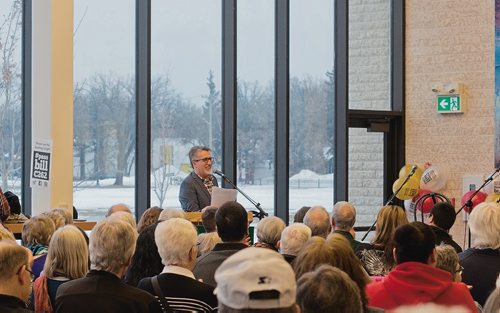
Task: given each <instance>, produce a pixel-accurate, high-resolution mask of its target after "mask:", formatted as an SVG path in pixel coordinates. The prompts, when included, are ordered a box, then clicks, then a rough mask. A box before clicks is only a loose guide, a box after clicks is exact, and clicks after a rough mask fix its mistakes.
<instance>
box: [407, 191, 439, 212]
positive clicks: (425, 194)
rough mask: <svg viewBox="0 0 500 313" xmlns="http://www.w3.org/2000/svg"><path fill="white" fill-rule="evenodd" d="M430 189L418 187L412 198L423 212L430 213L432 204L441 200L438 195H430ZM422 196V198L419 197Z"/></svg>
mask: <svg viewBox="0 0 500 313" xmlns="http://www.w3.org/2000/svg"><path fill="white" fill-rule="evenodd" d="M431 193H432V191H430V190H425V189H420V191H419V192H418V194H417V195H416V196H415V197H414V198H413V201H414V202H415V203H416V208H417V210H419V211H422V212H423V213H430V212H431V210H432V207H433V206H434V204H436V203H438V202H443V200H442V199H441V198H439V197H433V196H432V195H431ZM421 198H422V199H421Z"/></svg>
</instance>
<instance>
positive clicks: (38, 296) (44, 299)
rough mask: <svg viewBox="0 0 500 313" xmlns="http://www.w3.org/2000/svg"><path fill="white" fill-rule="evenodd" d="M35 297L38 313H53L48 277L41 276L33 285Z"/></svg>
mask: <svg viewBox="0 0 500 313" xmlns="http://www.w3.org/2000/svg"><path fill="white" fill-rule="evenodd" d="M33 295H34V297H33V298H34V300H35V312H36V313H52V305H50V297H49V290H48V286H47V276H45V275H43V274H42V275H40V277H38V278H37V279H36V280H35V283H34V284H33Z"/></svg>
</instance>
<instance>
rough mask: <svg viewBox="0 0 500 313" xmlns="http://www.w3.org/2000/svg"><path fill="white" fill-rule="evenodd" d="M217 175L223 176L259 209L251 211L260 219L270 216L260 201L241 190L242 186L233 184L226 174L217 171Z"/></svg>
mask: <svg viewBox="0 0 500 313" xmlns="http://www.w3.org/2000/svg"><path fill="white" fill-rule="evenodd" d="M215 174H217V175H219V176H220V177H222V179H224V181H225V182H226V183H228V184H229V185H231V186H233V188H234V189H236V190H238V192H239V193H241V194H242V195H243V196H244V197H245V198H246V199H247V200H248V201H250V203H251V204H253V205H254V206H255V207H256V208H257V210H258V211H250V212H252V214H253V216H254V217H257V218H258V219H259V220H261V219H263V218H264V217H266V216H268V215H269V214H267V213H266V211H264V210H263V209H262V207H261V205H260V203H258V202H257V201H255V200H254V199H252V198H250V196H248V195H247V194H246V193H244V192H243V190H241V189H240V188H238V186H236V185H235V184H233V182H232V181H231V180H230V179H229V178H227V176H226V175H224V174H223V173H215Z"/></svg>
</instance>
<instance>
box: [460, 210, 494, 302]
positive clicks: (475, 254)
mask: <svg viewBox="0 0 500 313" xmlns="http://www.w3.org/2000/svg"><path fill="white" fill-rule="evenodd" d="M469 228H470V231H471V234H472V248H470V249H467V250H466V251H464V252H462V253H460V254H459V255H458V256H459V258H460V264H461V265H462V266H463V267H464V270H463V272H462V281H463V282H464V283H466V284H467V285H472V289H471V294H472V297H473V298H474V300H475V301H477V302H479V304H481V305H484V303H485V302H486V299H487V298H488V296H489V295H490V293H491V292H492V291H493V289H495V281H496V278H497V276H498V273H500V235H499V234H500V204H499V203H495V202H483V203H481V204H479V205H478V206H476V207H475V208H474V209H473V210H472V212H471V214H470V217H469ZM478 273H481V274H478Z"/></svg>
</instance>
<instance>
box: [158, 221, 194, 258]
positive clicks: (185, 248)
mask: <svg viewBox="0 0 500 313" xmlns="http://www.w3.org/2000/svg"><path fill="white" fill-rule="evenodd" d="M196 236H197V235H196V229H195V228H194V226H193V224H191V222H189V221H188V220H185V219H183V218H176V217H174V218H171V219H169V220H167V221H164V222H161V223H159V224H158V226H156V230H155V242H156V245H157V246H158V253H159V254H160V257H161V262H162V263H163V265H165V266H167V265H177V266H182V267H186V266H187V265H188V264H189V262H190V259H189V257H190V255H189V253H190V251H191V249H192V248H193V247H196Z"/></svg>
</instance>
